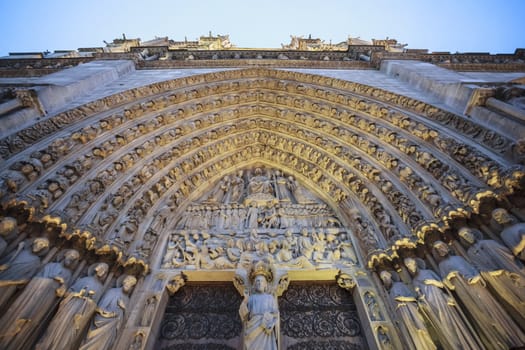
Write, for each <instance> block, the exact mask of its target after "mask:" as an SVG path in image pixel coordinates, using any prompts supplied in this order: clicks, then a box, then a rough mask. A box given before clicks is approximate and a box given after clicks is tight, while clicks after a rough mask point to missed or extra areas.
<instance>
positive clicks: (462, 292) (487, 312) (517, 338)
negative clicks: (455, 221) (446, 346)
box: [434, 241, 525, 348]
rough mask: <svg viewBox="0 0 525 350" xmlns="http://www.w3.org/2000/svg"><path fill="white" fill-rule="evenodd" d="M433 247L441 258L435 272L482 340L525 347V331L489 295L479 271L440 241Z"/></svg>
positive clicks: (505, 345) (501, 346)
mask: <svg viewBox="0 0 525 350" xmlns="http://www.w3.org/2000/svg"><path fill="white" fill-rule="evenodd" d="M434 249H435V251H436V253H437V255H438V256H440V257H441V259H442V260H441V261H440V262H439V271H440V274H441V276H442V278H443V280H444V282H445V283H447V284H450V286H451V287H452V288H453V289H454V291H455V292H456V293H457V295H458V296H459V298H460V299H461V302H462V303H463V304H464V305H465V307H466V311H467V313H469V314H470V315H471V316H472V317H471V320H472V321H473V323H474V326H475V327H476V328H477V330H478V332H480V335H481V337H482V338H484V339H483V340H484V343H486V344H491V346H492V347H494V348H513V347H521V346H525V334H524V333H523V331H522V330H521V329H520V328H519V327H518V326H517V325H516V323H515V322H514V321H513V320H512V318H510V316H509V315H508V313H507V312H505V310H503V308H502V306H501V305H500V304H499V303H498V302H497V301H496V299H494V297H493V296H492V295H491V294H490V292H489V290H488V289H487V286H486V282H485V281H484V280H483V278H482V277H481V275H480V273H479V271H478V270H476V269H475V268H474V266H472V265H470V264H469V263H468V262H467V261H466V260H465V259H464V258H463V257H461V256H457V255H451V254H450V250H449V248H448V246H447V244H446V243H444V242H441V241H437V242H435V243H434Z"/></svg>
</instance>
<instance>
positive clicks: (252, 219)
mask: <svg viewBox="0 0 525 350" xmlns="http://www.w3.org/2000/svg"><path fill="white" fill-rule="evenodd" d="M335 226H340V223H339V221H338V220H337V219H336V218H335V217H334V216H333V215H332V214H331V213H330V212H329V211H328V210H323V211H322V212H320V213H319V212H317V213H316V212H309V211H307V210H305V209H297V210H292V211H290V210H285V209H283V208H279V209H278V210H275V209H274V208H262V209H260V208H257V207H253V208H251V209H244V208H241V209H236V208H235V209H221V210H211V209H210V210H208V209H202V210H192V211H186V213H185V215H184V216H183V217H182V218H181V220H179V222H178V223H177V225H176V227H177V228H179V229H210V228H215V229H243V228H258V227H266V228H281V229H285V228H289V227H335Z"/></svg>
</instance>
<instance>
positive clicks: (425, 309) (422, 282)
mask: <svg viewBox="0 0 525 350" xmlns="http://www.w3.org/2000/svg"><path fill="white" fill-rule="evenodd" d="M419 261H420V265H423V268H419V266H418V262H417V261H416V260H415V259H413V258H406V259H405V260H404V263H405V266H406V267H407V269H408V271H409V273H410V274H411V275H412V277H413V280H412V284H413V285H414V288H415V290H416V292H417V293H418V295H419V297H418V303H419V307H420V310H421V311H422V314H423V315H424V316H425V318H426V320H427V321H428V323H429V324H430V325H431V326H432V328H433V329H434V330H435V332H436V334H437V336H438V339H439V342H440V343H441V344H442V345H443V347H444V348H446V349H465V350H466V349H472V350H475V349H481V348H483V346H482V343H481V340H480V339H479V337H478V335H477V334H476V332H475V330H474V328H473V327H472V326H471V325H470V323H469V321H468V320H467V318H466V316H465V315H464V314H463V312H462V311H461V309H460V307H459V305H458V304H457V303H456V301H455V300H454V298H453V297H452V295H450V294H449V292H448V290H447V289H446V287H445V285H444V284H443V282H441V278H440V277H439V276H438V275H437V274H436V273H435V272H434V271H432V270H427V269H425V268H424V264H423V262H422V261H421V260H419Z"/></svg>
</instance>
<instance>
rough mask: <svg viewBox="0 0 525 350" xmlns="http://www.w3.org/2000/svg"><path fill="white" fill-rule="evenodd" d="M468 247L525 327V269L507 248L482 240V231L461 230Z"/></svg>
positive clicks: (486, 275) (493, 287)
mask: <svg viewBox="0 0 525 350" xmlns="http://www.w3.org/2000/svg"><path fill="white" fill-rule="evenodd" d="M458 235H459V237H461V240H462V241H463V242H464V244H465V245H467V246H468V250H467V254H468V258H469V259H470V261H471V262H472V264H473V265H474V266H475V267H476V268H477V269H478V270H480V274H481V276H482V277H483V279H484V280H485V281H487V282H488V284H489V285H490V286H491V287H492V290H493V291H494V292H495V294H496V296H497V297H498V298H499V299H500V300H501V301H502V305H503V306H505V307H506V308H507V309H508V311H510V312H509V314H510V315H511V316H512V317H513V318H514V320H515V321H516V322H517V323H518V324H519V325H523V327H525V267H524V266H523V264H522V263H521V261H519V260H518V259H516V258H515V257H514V255H512V252H511V251H510V250H509V249H508V248H507V247H505V246H503V245H501V244H499V243H498V242H496V241H494V240H491V239H481V238H482V235H481V232H479V231H477V230H475V229H472V228H470V227H463V228H461V229H460V230H459V231H458Z"/></svg>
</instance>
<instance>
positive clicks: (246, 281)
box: [234, 260, 289, 350]
mask: <svg viewBox="0 0 525 350" xmlns="http://www.w3.org/2000/svg"><path fill="white" fill-rule="evenodd" d="M274 276H275V270H274V269H273V268H271V267H270V266H269V265H268V263H266V262H264V261H262V260H261V261H258V262H256V263H255V264H254V265H252V267H251V269H250V273H249V276H247V272H246V270H238V271H237V274H236V275H235V277H234V285H235V287H236V288H237V290H238V291H239V293H241V294H242V295H243V297H244V299H243V301H242V303H241V306H240V309H239V315H240V317H241V321H242V323H243V349H245V350H253V349H257V350H278V349H280V345H279V344H280V331H279V327H280V325H279V307H278V304H277V297H278V296H280V295H282V293H283V292H284V291H285V290H286V288H288V283H289V281H288V277H287V276H286V275H284V276H282V277H281V278H280V279H279V280H278V283H277V285H275V284H274V282H275V280H277V278H275V279H274ZM247 277H248V278H247Z"/></svg>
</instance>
